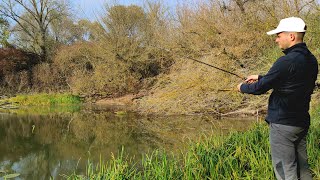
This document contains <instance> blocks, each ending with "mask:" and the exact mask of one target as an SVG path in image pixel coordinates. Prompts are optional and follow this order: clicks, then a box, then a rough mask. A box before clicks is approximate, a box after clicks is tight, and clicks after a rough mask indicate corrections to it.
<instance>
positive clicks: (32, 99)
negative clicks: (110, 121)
mask: <svg viewBox="0 0 320 180" xmlns="http://www.w3.org/2000/svg"><path fill="white" fill-rule="evenodd" d="M7 101H8V102H11V103H17V104H19V105H22V106H38V105H39V106H44V105H45V106H47V105H68V104H79V103H81V102H82V100H81V99H80V97H79V96H74V95H70V94H44V93H41V94H31V95H17V96H15V97H12V98H9V99H8V100H7Z"/></svg>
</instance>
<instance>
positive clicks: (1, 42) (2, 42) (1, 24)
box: [0, 16, 10, 48]
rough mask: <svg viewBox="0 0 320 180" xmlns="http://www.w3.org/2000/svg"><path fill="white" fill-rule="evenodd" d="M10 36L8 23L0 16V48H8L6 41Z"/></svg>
mask: <svg viewBox="0 0 320 180" xmlns="http://www.w3.org/2000/svg"><path fill="white" fill-rule="evenodd" d="M9 36H10V31H9V23H8V21H6V20H5V19H4V18H2V17H1V16H0V47H2V48H4V47H8V46H9V43H8V39H9Z"/></svg>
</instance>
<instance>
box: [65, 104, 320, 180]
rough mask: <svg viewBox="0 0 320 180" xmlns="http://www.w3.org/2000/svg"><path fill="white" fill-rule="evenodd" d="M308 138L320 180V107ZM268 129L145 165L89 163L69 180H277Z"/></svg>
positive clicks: (156, 157)
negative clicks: (82, 171) (81, 173)
mask: <svg viewBox="0 0 320 180" xmlns="http://www.w3.org/2000/svg"><path fill="white" fill-rule="evenodd" d="M312 117H313V118H312V124H311V128H310V131H309V136H308V154H309V164H310V166H311V170H312V172H313V175H314V179H320V158H319V157H320V139H319V137H320V128H319V127H320V107H319V108H318V109H316V110H314V111H313V112H312ZM268 131H269V130H268V126H267V125H266V124H265V123H262V122H260V123H256V124H255V125H254V127H253V128H252V129H251V130H249V131H246V132H232V133H230V134H229V135H227V136H218V137H217V136H210V137H204V138H203V140H202V141H200V142H193V143H191V144H190V147H189V150H188V151H187V152H184V153H181V154H179V155H168V154H167V153H166V152H164V151H159V150H156V151H154V152H153V153H151V154H147V155H145V157H144V158H143V159H142V160H141V163H133V162H132V161H131V160H130V159H129V158H128V157H124V156H123V151H122V153H120V156H119V157H117V158H115V157H113V159H112V160H111V161H109V162H107V163H104V162H102V161H100V163H98V164H94V163H92V162H88V165H87V172H86V173H85V174H83V175H77V174H76V173H73V174H72V175H70V176H64V177H65V178H67V179H219V180H224V179H226V180H227V179H228V180H229V179H246V180H250V179H275V177H274V174H273V170H272V165H271V157H270V149H269V141H268V135H269V132H268Z"/></svg>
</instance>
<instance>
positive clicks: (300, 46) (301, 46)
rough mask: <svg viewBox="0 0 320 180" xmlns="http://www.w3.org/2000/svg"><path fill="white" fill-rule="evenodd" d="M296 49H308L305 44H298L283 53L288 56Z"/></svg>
mask: <svg viewBox="0 0 320 180" xmlns="http://www.w3.org/2000/svg"><path fill="white" fill-rule="evenodd" d="M296 48H299V49H307V45H306V43H304V42H302V43H298V44H295V45H293V46H291V47H289V48H287V49H285V50H283V51H282V52H283V53H284V54H286V55H287V54H288V53H289V52H291V51H292V50H293V49H296Z"/></svg>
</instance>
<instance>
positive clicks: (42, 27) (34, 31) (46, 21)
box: [0, 0, 67, 61]
mask: <svg viewBox="0 0 320 180" xmlns="http://www.w3.org/2000/svg"><path fill="white" fill-rule="evenodd" d="M0 15H2V16H4V17H6V18H9V19H11V20H13V21H14V22H15V23H16V31H20V34H21V33H23V34H24V37H25V38H26V39H20V42H21V41H22V42H24V43H30V41H32V46H33V50H34V51H35V52H36V53H38V54H39V55H40V57H41V60H42V61H47V60H48V34H49V26H50V24H51V23H52V22H53V21H55V20H59V19H61V18H62V17H63V16H65V15H67V5H66V4H65V1H62V0H61V1H57V0H2V1H1V2H0Z"/></svg>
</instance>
